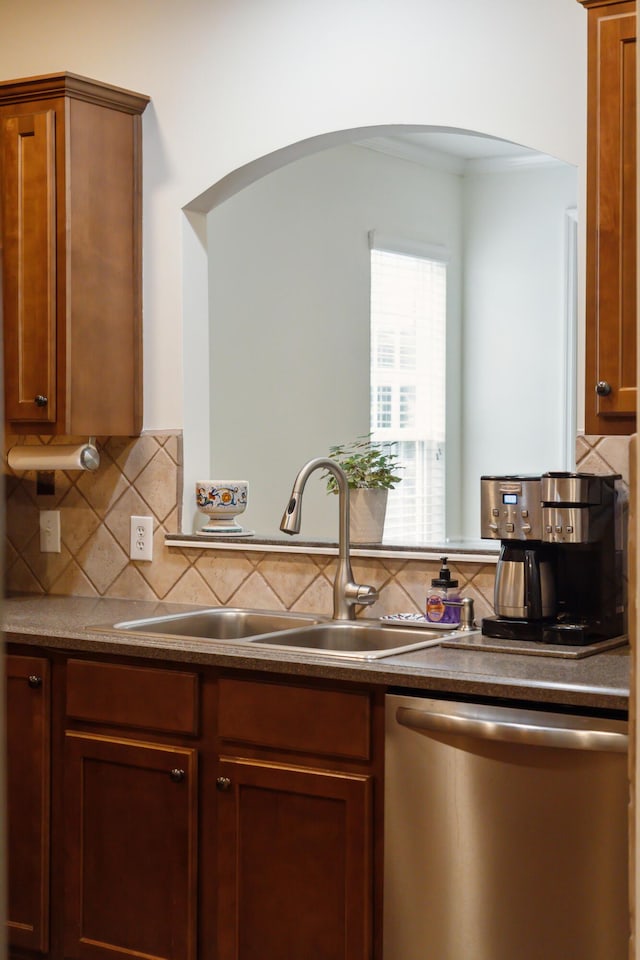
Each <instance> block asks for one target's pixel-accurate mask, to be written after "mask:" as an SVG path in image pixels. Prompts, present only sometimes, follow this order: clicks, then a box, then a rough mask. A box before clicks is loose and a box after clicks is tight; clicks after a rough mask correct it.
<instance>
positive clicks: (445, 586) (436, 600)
mask: <svg viewBox="0 0 640 960" xmlns="http://www.w3.org/2000/svg"><path fill="white" fill-rule="evenodd" d="M440 560H441V562H442V567H441V569H440V576H439V577H434V578H433V580H432V581H431V588H430V589H429V591H428V593H427V605H426V617H427V620H428V621H429V623H450V624H456V623H460V607H450V606H448V605H447V604H446V603H445V602H444V601H445V600H459V599H460V594H459V593H458V581H457V580H452V579H451V571H450V570H449V567H448V566H447V558H446V557H441V558H440Z"/></svg>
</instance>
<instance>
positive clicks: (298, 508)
mask: <svg viewBox="0 0 640 960" xmlns="http://www.w3.org/2000/svg"><path fill="white" fill-rule="evenodd" d="M316 470H327V471H328V472H329V473H330V474H332V476H334V477H335V480H336V483H337V485H338V509H339V526H338V568H337V570H336V576H335V580H334V583H333V618H334V620H353V619H355V606H356V605H357V604H360V605H367V604H371V603H375V602H376V600H377V599H378V591H377V590H376V589H375V587H371V586H368V585H367V584H360V583H354V580H353V572H352V570H351V559H350V555H349V484H348V482H347V477H346V475H345V472H344V470H343V469H342V467H341V466H340V464H338V463H336V462H335V460H330V459H329V458H328V457H316V458H315V459H314V460H309V462H308V463H305V465H304V466H303V467H302V468H301V469H300V471H299V472H298V475H297V477H296V479H295V481H294V484H293V489H292V491H291V496H290V497H289V503H288V504H287V507H286V509H285V511H284V514H283V516H282V521H281V523H280V529H281V530H282V532H283V533H289V534H294V533H300V518H301V513H302V495H303V492H304V488H305V486H306V483H307V480H308V479H309V477H310V476H311V474H312V473H314V472H315V471H316Z"/></svg>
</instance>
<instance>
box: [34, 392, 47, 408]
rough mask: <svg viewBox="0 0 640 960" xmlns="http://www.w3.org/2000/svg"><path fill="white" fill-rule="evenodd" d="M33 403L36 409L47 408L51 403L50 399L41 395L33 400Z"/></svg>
mask: <svg viewBox="0 0 640 960" xmlns="http://www.w3.org/2000/svg"><path fill="white" fill-rule="evenodd" d="M33 401H34V403H35V405H36V407H46V405H47V404H48V403H49V399H48V397H43V396H42V394H41V393H39V394H37V396H35V397H34V398H33Z"/></svg>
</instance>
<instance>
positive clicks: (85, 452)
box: [7, 437, 100, 472]
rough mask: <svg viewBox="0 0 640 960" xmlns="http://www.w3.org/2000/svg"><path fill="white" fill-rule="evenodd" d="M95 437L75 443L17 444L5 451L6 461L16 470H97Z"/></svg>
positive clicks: (98, 458) (98, 460) (98, 462)
mask: <svg viewBox="0 0 640 960" xmlns="http://www.w3.org/2000/svg"><path fill="white" fill-rule="evenodd" d="M95 439H96V438H95V437H89V440H88V441H87V443H76V444H69V443H67V444H63V443H60V444H57V443H56V444H47V445H40V444H33V445H26V444H25V445H23V446H20V445H17V446H15V447H11V449H10V450H9V452H8V453H7V463H8V464H9V466H10V467H11V469H12V470H16V471H24V470H35V471H36V472H40V471H47V472H51V471H53V470H92V471H93V470H97V469H98V467H99V466H100V454H99V452H98V448H97V447H96V443H95Z"/></svg>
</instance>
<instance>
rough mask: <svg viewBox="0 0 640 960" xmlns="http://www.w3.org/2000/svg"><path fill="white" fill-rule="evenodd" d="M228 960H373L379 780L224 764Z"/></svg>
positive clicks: (222, 888) (222, 926)
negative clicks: (374, 819)
mask: <svg viewBox="0 0 640 960" xmlns="http://www.w3.org/2000/svg"><path fill="white" fill-rule="evenodd" d="M219 770H220V778H219V780H218V783H219V786H220V797H219V801H218V824H219V836H218V863H219V874H218V875H219V890H218V897H219V900H218V945H219V954H218V956H219V960H255V958H257V957H260V960H282V958H284V957H313V960H365V958H369V957H370V956H371V952H370V951H371V903H372V882H371V796H372V789H371V788H372V783H371V777H368V776H359V775H355V774H348V773H337V772H336V773H334V772H330V771H326V770H310V769H303V768H296V767H290V766H282V765H278V764H271V763H263V762H260V761H253V760H236V759H223V760H222V761H221V762H220V766H219Z"/></svg>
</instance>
